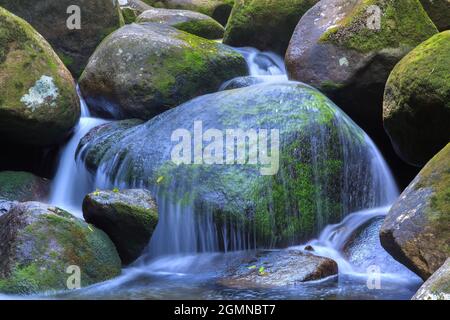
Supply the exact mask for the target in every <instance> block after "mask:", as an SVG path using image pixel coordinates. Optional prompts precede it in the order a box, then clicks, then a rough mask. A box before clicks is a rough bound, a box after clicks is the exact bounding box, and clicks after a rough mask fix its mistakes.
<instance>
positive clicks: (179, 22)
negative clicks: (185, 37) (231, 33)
mask: <svg viewBox="0 0 450 320" xmlns="http://www.w3.org/2000/svg"><path fill="white" fill-rule="evenodd" d="M136 22H137V23H142V22H155V23H160V24H164V25H168V26H171V27H174V28H175V29H178V30H181V31H185V32H188V33H191V34H194V35H196V36H199V37H202V38H205V39H211V40H214V39H221V38H222V37H223V33H224V32H225V29H224V27H223V26H222V25H221V24H220V23H218V22H217V21H216V20H214V19H213V18H211V17H209V16H207V15H205V14H202V13H199V12H195V11H189V10H175V9H150V10H147V11H145V12H143V13H142V14H141V15H140V16H139V17H138V18H137V20H136Z"/></svg>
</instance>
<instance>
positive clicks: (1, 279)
mask: <svg viewBox="0 0 450 320" xmlns="http://www.w3.org/2000/svg"><path fill="white" fill-rule="evenodd" d="M120 272H121V264H120V258H119V255H118V254H117V251H116V248H115V247H114V244H113V243H112V242H111V240H110V239H109V238H108V236H107V235H106V234H105V233H104V232H103V231H101V230H98V229H96V228H94V227H93V226H91V225H88V224H87V223H86V222H84V221H82V220H80V219H77V218H75V217H74V216H72V215H71V214H70V213H68V212H66V211H64V210H61V209H59V208H55V207H51V206H48V205H45V204H42V203H38V202H24V203H19V204H17V205H15V206H13V208H12V209H10V210H9V212H7V213H5V214H3V215H2V216H0V292H2V293H8V294H31V293H38V292H44V291H55V290H66V289H71V288H72V287H71V286H72V285H74V286H77V285H78V281H77V280H78V279H75V278H76V277H77V276H80V278H79V280H80V283H79V284H80V286H81V287H84V286H88V285H91V284H94V283H96V282H101V281H105V280H108V279H111V278H113V277H116V276H118V275H119V274H120ZM71 274H72V275H73V276H74V277H75V278H73V279H70V276H71ZM72 280H73V281H72Z"/></svg>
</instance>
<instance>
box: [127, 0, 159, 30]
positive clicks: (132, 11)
mask: <svg viewBox="0 0 450 320" xmlns="http://www.w3.org/2000/svg"><path fill="white" fill-rule="evenodd" d="M150 9H153V8H152V7H151V6H149V5H148V4H146V3H145V2H142V1H140V0H128V2H127V3H126V4H125V5H122V6H121V7H120V11H121V12H122V17H123V20H124V23H125V24H130V23H133V22H136V19H137V18H138V17H139V16H140V15H141V14H142V13H143V12H145V11H147V10H150Z"/></svg>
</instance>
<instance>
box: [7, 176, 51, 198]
mask: <svg viewBox="0 0 450 320" xmlns="http://www.w3.org/2000/svg"><path fill="white" fill-rule="evenodd" d="M49 192H50V181H49V180H48V179H44V178H40V177H37V176H35V175H34V174H32V173H29V172H22V171H1V172H0V199H7V200H11V201H20V202H25V201H45V200H46V199H47V197H48V195H49Z"/></svg>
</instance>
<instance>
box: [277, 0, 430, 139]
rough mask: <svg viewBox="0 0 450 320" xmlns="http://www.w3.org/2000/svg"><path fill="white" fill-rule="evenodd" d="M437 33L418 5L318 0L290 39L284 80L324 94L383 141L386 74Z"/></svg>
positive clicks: (398, 0)
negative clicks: (305, 85)
mask: <svg viewBox="0 0 450 320" xmlns="http://www.w3.org/2000/svg"><path fill="white" fill-rule="evenodd" d="M378 14H379V15H378ZM378 19H379V20H378ZM377 21H379V22H380V23H379V25H378V23H377ZM436 33H437V29H436V27H435V26H434V24H433V23H432V21H431V20H430V18H429V17H428V16H427V14H426V12H425V11H424V9H423V8H422V5H421V4H420V2H419V0H374V1H365V0H352V1H348V0H321V1H320V2H319V3H317V4H316V5H315V6H314V7H313V8H312V9H311V10H309V11H308V12H307V13H306V14H305V15H304V16H303V17H302V19H301V20H300V22H299V23H298V25H297V27H296V30H295V32H294V34H293V36H292V39H291V42H290V44H289V48H288V50H287V53H286V59H285V60H286V67H287V70H288V75H289V78H290V79H294V80H297V81H301V82H304V83H307V84H309V85H312V86H314V87H316V88H318V89H319V90H321V91H322V92H324V93H326V94H327V95H328V96H329V97H330V98H331V99H332V100H333V101H334V102H335V103H336V104H337V105H339V107H341V108H342V109H343V110H344V111H345V112H346V113H347V114H348V115H350V117H351V118H352V119H353V120H355V121H356V122H357V123H358V124H359V125H361V126H362V127H363V129H365V131H366V132H368V133H369V134H370V135H371V136H374V137H376V138H382V139H383V140H384V139H385V133H384V130H383V127H382V124H381V122H380V121H379V119H381V117H382V103H383V102H382V101H383V92H384V86H385V84H386V81H387V79H388V77H389V74H390V72H391V71H392V69H393V68H394V66H395V65H396V64H397V62H398V61H400V59H401V58H403V57H404V56H405V55H406V54H407V53H408V52H409V51H411V50H412V49H414V48H415V47H416V46H417V45H419V44H420V43H422V42H423V41H425V40H427V39H428V38H430V37H431V36H433V35H434V34H436Z"/></svg>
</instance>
